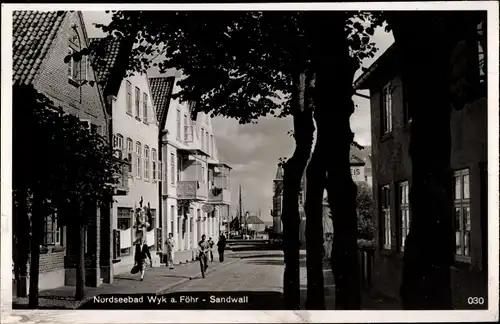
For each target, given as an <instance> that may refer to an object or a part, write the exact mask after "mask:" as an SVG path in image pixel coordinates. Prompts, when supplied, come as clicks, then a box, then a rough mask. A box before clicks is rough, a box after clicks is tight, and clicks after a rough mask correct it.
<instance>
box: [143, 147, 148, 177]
mask: <svg viewBox="0 0 500 324" xmlns="http://www.w3.org/2000/svg"><path fill="white" fill-rule="evenodd" d="M144 181H149V146H147V145H144Z"/></svg>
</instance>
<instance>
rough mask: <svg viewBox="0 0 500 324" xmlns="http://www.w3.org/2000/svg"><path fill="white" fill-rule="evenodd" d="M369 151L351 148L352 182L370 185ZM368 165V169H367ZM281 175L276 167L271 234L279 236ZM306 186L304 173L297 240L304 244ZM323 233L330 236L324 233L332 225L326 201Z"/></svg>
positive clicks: (280, 224)
mask: <svg viewBox="0 0 500 324" xmlns="http://www.w3.org/2000/svg"><path fill="white" fill-rule="evenodd" d="M370 152H371V150H370V147H369V146H368V147H365V148H363V149H361V148H358V147H356V146H355V145H352V146H351V159H350V164H351V176H352V179H353V181H354V182H366V183H369V184H370V185H371V154H370ZM367 165H368V167H367ZM283 175H284V170H283V167H282V166H281V165H278V169H277V171H276V177H275V179H274V180H273V182H274V194H273V209H272V216H273V233H275V234H281V233H282V231H283V230H282V228H283V222H282V219H281V216H282V210H283ZM306 184H307V178H306V173H305V172H304V175H303V176H302V180H301V185H300V193H299V198H298V203H299V217H300V220H301V221H300V229H299V238H300V241H301V242H302V243H303V245H304V244H305V241H306V237H305V228H306V214H305V210H304V206H305V201H306ZM323 232H324V233H325V237H326V236H328V235H330V234H326V233H333V225H332V220H331V217H330V211H329V206H328V202H327V201H326V200H324V201H323Z"/></svg>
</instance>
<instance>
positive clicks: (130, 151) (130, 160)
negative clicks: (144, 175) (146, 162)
mask: <svg viewBox="0 0 500 324" xmlns="http://www.w3.org/2000/svg"><path fill="white" fill-rule="evenodd" d="M126 143H127V160H128V161H127V162H128V163H129V166H128V176H129V177H132V176H133V175H134V172H133V171H134V169H133V167H132V166H133V164H134V140H132V139H131V138H130V137H128V138H127V141H126Z"/></svg>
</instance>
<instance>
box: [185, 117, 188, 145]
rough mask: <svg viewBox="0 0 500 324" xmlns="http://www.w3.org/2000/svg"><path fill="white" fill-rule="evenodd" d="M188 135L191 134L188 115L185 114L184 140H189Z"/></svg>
mask: <svg viewBox="0 0 500 324" xmlns="http://www.w3.org/2000/svg"><path fill="white" fill-rule="evenodd" d="M188 135H189V130H188V116H187V115H184V142H187V141H188Z"/></svg>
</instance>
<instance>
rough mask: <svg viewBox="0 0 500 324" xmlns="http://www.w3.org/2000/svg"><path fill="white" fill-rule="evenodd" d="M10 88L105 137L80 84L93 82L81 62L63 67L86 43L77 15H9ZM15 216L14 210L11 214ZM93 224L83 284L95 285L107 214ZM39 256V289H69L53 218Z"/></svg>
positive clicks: (71, 261) (102, 118)
mask: <svg viewBox="0 0 500 324" xmlns="http://www.w3.org/2000/svg"><path fill="white" fill-rule="evenodd" d="M12 18H13V42H12V51H13V80H12V82H13V87H15V86H16V85H22V84H31V85H33V86H34V88H35V89H36V90H37V91H39V92H40V93H42V94H44V95H45V96H47V97H48V98H50V99H51V100H52V101H53V102H54V103H55V105H56V106H60V107H62V108H63V109H64V111H65V112H66V113H69V114H73V115H75V116H77V117H78V118H80V120H82V121H86V122H87V124H88V127H89V130H91V131H95V132H97V133H100V134H101V135H103V136H109V133H108V132H109V128H110V114H109V112H108V111H106V108H105V101H104V97H103V95H102V93H101V91H100V90H99V89H98V88H97V87H91V86H89V85H84V83H85V81H87V82H88V81H95V75H94V71H93V70H92V68H91V66H90V64H88V62H87V59H83V60H82V61H80V62H75V61H73V60H70V62H68V63H64V58H65V57H66V56H67V55H68V53H71V52H74V51H78V50H80V49H81V48H85V47H87V45H88V37H87V32H86V30H85V25H84V22H83V17H82V14H81V12H78V11H75V12H69V11H57V12H56V11H47V12H38V11H15V12H14V13H13V17H12ZM14 215H15V211H14ZM94 216H95V221H93V222H92V224H91V225H90V226H89V228H88V231H87V233H86V236H87V237H86V241H87V242H88V244H86V247H85V251H86V265H87V274H86V278H87V279H86V283H87V285H90V286H97V285H99V284H100V278H101V276H100V258H99V255H100V252H101V246H100V235H99V234H98V233H99V231H100V220H101V217H102V218H107V217H109V210H106V209H104V210H96V213H95V215H94ZM44 232H45V235H44V239H43V245H42V247H41V251H40V253H41V255H40V280H39V289H40V290H44V289H51V288H55V287H58V286H63V285H75V283H76V271H75V253H76V251H75V253H72V252H71V240H69V238H68V236H67V234H66V232H67V229H66V226H60V225H58V224H57V216H56V217H48V218H47V219H46V221H45V228H44Z"/></svg>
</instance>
